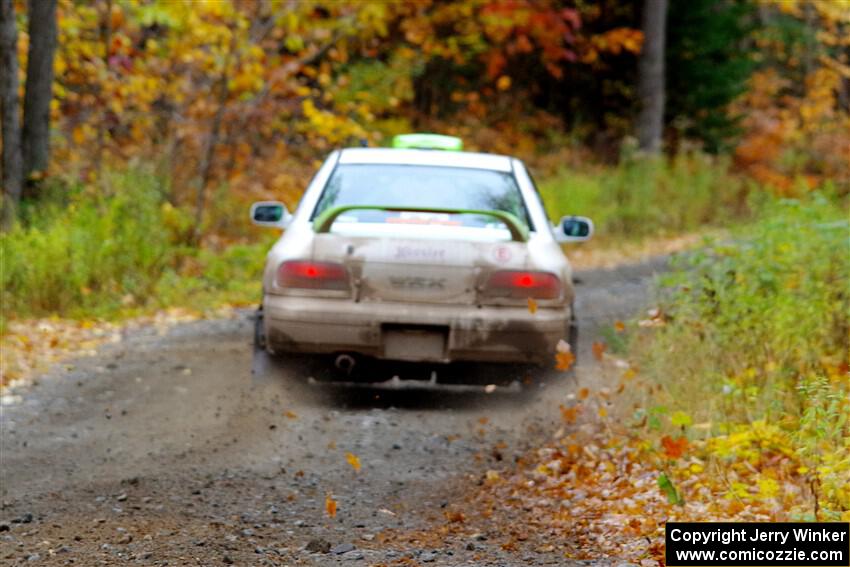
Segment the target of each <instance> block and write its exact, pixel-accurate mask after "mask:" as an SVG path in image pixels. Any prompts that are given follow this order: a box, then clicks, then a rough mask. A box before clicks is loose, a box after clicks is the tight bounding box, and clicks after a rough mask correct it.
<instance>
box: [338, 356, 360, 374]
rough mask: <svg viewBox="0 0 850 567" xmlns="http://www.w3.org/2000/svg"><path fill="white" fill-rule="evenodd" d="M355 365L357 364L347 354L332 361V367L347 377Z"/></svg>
mask: <svg viewBox="0 0 850 567" xmlns="http://www.w3.org/2000/svg"><path fill="white" fill-rule="evenodd" d="M355 364H357V361H356V360H354V357H352V356H351V355H349V354H341V355H339V356H337V357H336V360H335V361H334V366H336V367H337V368H338V369H339V370H342V371H343V372H345V374H346V375H347V376H350V375H351V371H352V370H354V365H355Z"/></svg>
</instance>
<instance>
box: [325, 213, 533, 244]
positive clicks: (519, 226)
mask: <svg viewBox="0 0 850 567" xmlns="http://www.w3.org/2000/svg"><path fill="white" fill-rule="evenodd" d="M363 210H368V211H387V212H410V213H442V214H449V215H484V216H488V217H493V218H495V219H497V220H499V221H501V222H502V223H503V224H504V225H505V226H506V227H507V228H508V232H510V233H511V240H513V241H514V242H527V241H528V228H526V226H525V225H524V224H523V223H522V222H521V221H520V220H519V219H518V218H517V217H516V215H513V214H511V213H508V212H505V211H487V210H483V209H482V210H479V209H444V208H439V207H406V206H400V207H384V206H379V205H340V206H338V207H331V208H330V209H328V210H326V211H324V212H323V213H322V214H320V215H319V216H317V217H316V218H315V219H314V220H313V231H314V232H316V233H317V234H319V233H323V232H330V231H331V226H333V223H334V221H335V220H336V219H337V217H338V216H340V215H341V214H343V213H346V212H348V211H363Z"/></svg>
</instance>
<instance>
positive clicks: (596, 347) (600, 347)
mask: <svg viewBox="0 0 850 567" xmlns="http://www.w3.org/2000/svg"><path fill="white" fill-rule="evenodd" d="M606 348H607V346H606V345H605V343H603V342H599V341H596V342H594V343H593V358H595V359H596V360H598V361H600V362H601V361H602V355H603V354H604V353H605V349H606Z"/></svg>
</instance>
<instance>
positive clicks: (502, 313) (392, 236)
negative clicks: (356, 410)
mask: <svg viewBox="0 0 850 567" xmlns="http://www.w3.org/2000/svg"><path fill="white" fill-rule="evenodd" d="M459 147H460V141H459V140H458V139H457V138H451V137H448V136H437V135H431V134H411V135H405V136H398V137H396V139H395V141H394V147H393V148H348V149H343V150H338V151H334V152H333V153H332V154H331V155H330V156H329V157H328V158H327V160H326V161H325V163H324V164H323V165H322V167H321V169H319V171H318V173H317V174H316V176H315V177H314V179H313V180H312V182H311V183H310V185H309V187H308V188H307V190H306V191H305V193H304V195H303V197H302V198H301V201H300V203H299V205H298V208H297V210H296V211H295V213H294V214H290V213H289V212H288V211H287V209H286V207H285V206H284V205H283V204H282V203H278V202H261V203H256V204H254V205H253V206H252V208H251V218H252V220H253V222H254V223H255V224H258V225H261V226H268V227H275V228H278V229H285V230H284V233H283V235H282V236H281V238H280V239H279V240H278V241H277V243H276V244H275V245H274V247H273V248H272V249H271V251H270V252H269V254H268V257H267V261H266V267H265V272H264V276H263V301H262V307H261V310H260V311H259V313H258V317H257V328H256V333H255V340H256V343H257V346H258V347H259V348H262V349H265V350H266V351H267V352H268V353H270V354H273V355H285V354H288V353H310V355H311V358H317V355H329V357H326V358H329V359H330V360H331V361H333V362H335V367H336V368H337V372H340V373H342V374H344V375H348V376H353V375H356V373H355V369H356V368H368V367H369V366H368V364H363V363H364V362H366V361H376V360H385V361H399V363H401V361H404V362H415V363H420V365H422V364H421V363H425V365H427V366H429V368H437V369H439V368H444V367H448V365H449V364H450V363H456V362H471V363H483V362H486V363H493V362H495V363H524V364H538V365H545V366H546V367H550V366H552V364H553V363H554V354H555V351H556V346H557V345H558V343H559V341H561V340H562V339H563V340H567V341H569V342H574V341H575V336H576V330H575V317H574V314H573V307H572V306H573V299H574V295H575V291H574V288H573V282H572V274H571V268H570V264H569V262H568V261H567V258H566V257H565V256H564V254H563V252H562V251H561V247H560V245H559V243H561V242H576V241H583V240H587V239H588V238H589V237H590V235H591V233H592V231H593V225H592V223H591V221H590V220H589V219H587V218H584V217H575V216H572V217H565V218H563V219H561V221H560V222H559V223H558V224H556V225H554V226H553V225H552V224H551V223H550V221H549V219H548V218H547V215H546V211H545V210H544V208H543V204H542V202H541V200H540V197H539V195H538V193H537V190H536V188H535V186H534V182H533V181H532V178H531V177H530V176H529V174H528V172H527V170H526V168H525V166H524V165H523V164H522V162H521V161H519V160H518V159H516V158H512V157H509V156H503V155H494V154H484V153H472V152H463V151H459ZM332 366H334V365H328V367H329V368H330V367H332ZM359 377H360V378H362V379H370V378H377V377H374V376H369V375H368V373H365V372H364V373H363V374H361V375H360V376H359Z"/></svg>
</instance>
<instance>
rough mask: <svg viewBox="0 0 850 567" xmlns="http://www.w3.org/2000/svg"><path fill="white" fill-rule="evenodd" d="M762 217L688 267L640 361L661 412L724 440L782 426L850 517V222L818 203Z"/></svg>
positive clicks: (638, 346)
mask: <svg viewBox="0 0 850 567" xmlns="http://www.w3.org/2000/svg"><path fill="white" fill-rule="evenodd" d="M760 219H761V220H759V221H758V222H757V223H755V224H754V225H752V226H750V227H748V228H747V229H746V230H743V231H741V232H740V233H739V234H737V235H736V238H735V240H733V241H729V242H715V243H713V244H711V245H709V246H708V247H706V248H705V249H703V250H700V251H697V252H694V253H691V254H688V255H685V256H682V257H681V258H680V259H679V261H678V264H677V266H676V268H677V269H676V270H675V271H674V272H673V273H672V274H671V275H669V276H668V277H666V278H664V279H663V280H662V283H663V284H664V286H663V288H662V289H663V291H662V295H661V296H662V298H663V300H662V302H661V305H662V306H661V315H659V316H657V317H656V318H655V319H654V320H653V321H651V322H650V323H651V328H650V329H649V330H647V331H646V332H644V333H642V334H641V336H639V338H638V339H637V340H636V341H634V343H633V344H632V345H631V348H632V351H633V353H634V358H635V359H636V361H637V364H638V366H639V368H640V371H641V373H642V374H643V375H644V376H647V377H648V378H649V379H650V380H651V381H652V382H653V383H654V384H656V386H657V389H656V392H660V394H657V395H656V396H655V399H654V400H652V403H654V404H658V403H669V405H670V406H671V407H674V408H676V409H679V410H683V411H685V412H687V413H688V414H690V415H693V416H694V419H695V420H698V421H701V422H704V423H711V424H714V428H713V432H714V433H715V434H722V433H728V432H730V431H734V430H735V428H736V427H738V426H741V425H752V424H754V423H757V422H758V423H766V424H771V425H773V426H776V427H778V428H780V429H781V430H782V431H784V432H785V434H786V435H787V438H788V439H789V443H790V444H791V445H792V446H793V449H794V451H795V452H796V453H797V456H798V457H799V458H800V459H801V460H802V461H803V462H805V463H807V466H810V467H811V469H812V470H813V471H815V472H814V473H812V474H815V475H817V483H816V486H818V487H819V488H818V490H820V491H821V493H820V494H819V497H821V498H823V502H822V503H823V505H824V506H825V507H826V508H829V507H831V508H832V509H833V510H836V509H839V510H840V509H850V484H848V483H847V482H846V479H847V478H850V424H848V415H850V383H848V380H847V367H848V366H847V365H848V356H850V345H848V332H850V258H848V242H850V224H849V223H848V221H847V214H846V211H843V210H841V209H840V208H839V207H837V206H836V205H834V204H832V203H831V202H830V201H828V200H826V199H824V198H822V197H818V196H815V197H814V198H813V199H811V200H810V201H809V202H799V201H795V200H784V201H779V202H773V203H769V204H768V205H766V206H765V208H764V210H763V211H762V214H761V215H760ZM842 487H843V488H842Z"/></svg>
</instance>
